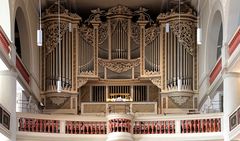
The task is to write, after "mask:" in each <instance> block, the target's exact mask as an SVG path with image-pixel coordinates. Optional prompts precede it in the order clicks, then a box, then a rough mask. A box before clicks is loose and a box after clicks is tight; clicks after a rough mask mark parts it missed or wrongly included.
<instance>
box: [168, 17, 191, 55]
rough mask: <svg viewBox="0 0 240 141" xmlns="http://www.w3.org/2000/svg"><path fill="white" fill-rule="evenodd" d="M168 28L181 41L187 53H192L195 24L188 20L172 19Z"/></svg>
mask: <svg viewBox="0 0 240 141" xmlns="http://www.w3.org/2000/svg"><path fill="white" fill-rule="evenodd" d="M170 28H171V30H172V31H173V33H174V34H175V35H176V36H177V37H178V39H179V41H180V42H181V43H182V45H183V47H184V48H185V49H186V50H187V52H188V53H190V54H191V55H193V51H194V46H195V38H194V34H195V29H196V25H195V23H193V22H190V21H180V23H179V21H178V20H176V21H172V22H170Z"/></svg>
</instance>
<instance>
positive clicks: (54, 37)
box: [44, 21, 68, 54]
mask: <svg viewBox="0 0 240 141" xmlns="http://www.w3.org/2000/svg"><path fill="white" fill-rule="evenodd" d="M58 25H59V23H58V22H57V21H54V22H48V23H46V24H45V26H44V27H45V29H44V31H45V36H46V37H45V38H46V39H45V41H46V43H45V45H46V48H47V52H46V53H47V54H48V53H51V52H52V51H53V49H54V48H55V47H57V46H58V43H59V26H58ZM67 29H68V24H67V23H66V22H61V23H60V40H62V38H63V35H64V34H65V32H66V31H67Z"/></svg>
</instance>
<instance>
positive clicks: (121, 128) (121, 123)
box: [108, 118, 131, 133]
mask: <svg viewBox="0 0 240 141" xmlns="http://www.w3.org/2000/svg"><path fill="white" fill-rule="evenodd" d="M108 123H109V133H112V132H127V133H131V120H129V119H123V118H118V119H111V120H109V121H108Z"/></svg>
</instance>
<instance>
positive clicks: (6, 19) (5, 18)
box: [0, 0, 12, 40]
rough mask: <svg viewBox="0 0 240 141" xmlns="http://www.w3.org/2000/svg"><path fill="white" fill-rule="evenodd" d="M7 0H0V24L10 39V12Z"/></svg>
mask: <svg viewBox="0 0 240 141" xmlns="http://www.w3.org/2000/svg"><path fill="white" fill-rule="evenodd" d="M10 11H11V10H10V4H9V0H1V4H0V25H1V27H2V28H3V30H4V32H5V33H6V35H7V37H8V39H9V40H11V39H12V38H11V18H10V17H11V16H10V15H11V13H10Z"/></svg>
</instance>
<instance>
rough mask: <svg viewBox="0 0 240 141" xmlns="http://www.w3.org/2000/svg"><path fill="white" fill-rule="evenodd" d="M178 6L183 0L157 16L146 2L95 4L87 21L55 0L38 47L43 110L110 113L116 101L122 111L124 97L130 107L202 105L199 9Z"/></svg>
mask: <svg viewBox="0 0 240 141" xmlns="http://www.w3.org/2000/svg"><path fill="white" fill-rule="evenodd" d="M180 9H181V10H180V14H179V12H178V11H179V7H178V5H177V6H172V8H171V10H170V11H168V12H165V13H160V14H159V16H158V17H157V19H156V21H155V22H154V21H153V20H152V19H151V18H150V16H149V14H147V9H145V8H142V7H140V8H139V9H138V10H136V11H132V10H130V9H129V8H128V7H126V6H123V5H117V6H115V7H112V8H110V9H108V10H101V9H99V8H98V9H95V10H91V12H92V14H91V15H90V16H89V18H88V19H87V20H86V21H85V22H82V19H81V17H80V16H78V15H77V14H74V13H71V12H70V11H68V10H67V9H65V8H64V7H63V6H60V15H59V14H58V3H55V4H53V5H52V6H51V7H49V8H48V9H46V10H45V12H44V13H43V15H44V16H43V18H42V21H43V41H44V43H43V44H44V45H43V48H42V49H41V65H42V69H41V75H42V77H41V78H42V81H41V82H42V83H41V88H42V93H41V98H42V102H44V105H45V107H44V112H45V113H53V112H55V113H71V114H78V113H80V114H86V113H89V114H94V113H110V112H111V111H113V109H112V108H113V107H115V108H116V107H118V109H115V110H116V111H121V106H119V105H121V104H123V103H124V104H125V105H124V106H123V107H124V108H123V109H124V111H125V112H126V105H127V106H128V108H127V109H128V112H130V113H138V112H139V113H144V112H146V113H151V112H152V113H176V112H180V113H186V112H188V111H189V110H195V109H197V99H196V97H197V96H196V94H197V92H198V88H197V83H198V72H197V70H198V69H197V67H198V66H197V49H196V13H195V11H194V10H193V9H192V8H191V7H190V6H188V4H185V3H184V4H181V8H180ZM59 19H60V23H59ZM59 25H60V32H59ZM166 25H169V31H166ZM59 33H60V36H59ZM59 37H60V38H59ZM59 39H60V42H59ZM59 79H60V80H61V87H62V90H61V92H57V82H58V80H59ZM151 102H152V103H151ZM151 104H153V105H151ZM146 107H147V108H146ZM129 108H130V109H129ZM151 108H152V109H151ZM109 109H111V111H110V110H109Z"/></svg>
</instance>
